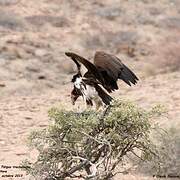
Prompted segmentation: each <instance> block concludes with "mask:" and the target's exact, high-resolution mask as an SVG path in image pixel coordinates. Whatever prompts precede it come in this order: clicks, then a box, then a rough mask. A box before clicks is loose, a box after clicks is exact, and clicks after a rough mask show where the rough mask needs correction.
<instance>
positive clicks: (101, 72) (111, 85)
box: [65, 51, 138, 104]
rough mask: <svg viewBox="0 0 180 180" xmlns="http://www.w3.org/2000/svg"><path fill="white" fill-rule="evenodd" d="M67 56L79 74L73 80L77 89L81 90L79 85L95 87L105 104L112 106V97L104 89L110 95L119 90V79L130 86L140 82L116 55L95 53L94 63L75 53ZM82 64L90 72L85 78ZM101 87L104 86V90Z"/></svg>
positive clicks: (69, 53)
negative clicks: (82, 72)
mask: <svg viewBox="0 0 180 180" xmlns="http://www.w3.org/2000/svg"><path fill="white" fill-rule="evenodd" d="M65 54H66V55H67V56H68V57H70V58H71V59H72V60H73V61H74V62H75V64H76V66H77V74H76V75H75V76H73V80H72V81H73V82H74V84H75V87H76V88H80V86H79V85H78V83H79V84H81V83H83V84H86V85H89V86H91V87H94V88H95V90H96V91H97V93H98V96H99V97H100V98H101V100H102V101H103V103H104V104H110V101H111V100H112V97H111V96H109V95H108V94H107V93H106V92H105V90H104V89H106V90H107V91H108V92H109V93H111V92H112V91H114V90H117V89H118V85H117V80H118V79H121V80H123V81H124V82H125V83H126V84H128V85H129V86H131V85H132V84H134V85H135V84H136V83H137V81H138V78H137V76H136V75H135V74H134V73H133V72H132V71H131V70H130V69H129V68H128V67H127V66H126V65H125V64H123V63H122V61H121V60H120V59H119V58H118V57H116V56H114V55H111V54H107V53H105V52H102V51H98V52H96V53H95V56H94V63H91V62H90V61H88V60H86V59H85V58H83V57H81V56H79V55H77V54H75V53H72V52H66V53H65ZM81 64H83V65H84V66H85V67H86V68H87V70H88V71H87V72H86V73H85V74H84V76H82V74H81ZM78 77H79V78H78ZM80 77H82V78H80ZM77 79H78V80H77ZM100 85H102V86H103V88H104V89H103V88H102V87H101V86H100ZM81 92H82V89H81ZM82 96H85V94H84V95H83V92H82Z"/></svg>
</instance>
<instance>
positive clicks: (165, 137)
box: [142, 128, 180, 178]
mask: <svg viewBox="0 0 180 180" xmlns="http://www.w3.org/2000/svg"><path fill="white" fill-rule="evenodd" d="M154 139H155V141H156V149H157V157H156V158H153V159H152V160H151V161H149V162H148V163H145V164H144V166H142V167H143V171H144V172H147V173H150V174H152V175H154V176H157V177H177V178H178V177H180V156H179V155H180V129H178V128H170V129H168V130H166V131H159V130H158V131H156V133H155V134H154Z"/></svg>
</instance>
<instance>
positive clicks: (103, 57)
mask: <svg viewBox="0 0 180 180" xmlns="http://www.w3.org/2000/svg"><path fill="white" fill-rule="evenodd" d="M94 65H95V66H96V67H97V68H98V70H99V72H100V73H101V74H102V76H103V78H104V83H105V86H106V89H108V91H109V92H111V91H113V90H115V89H118V86H117V80H118V79H121V80H123V81H124V82H125V83H127V84H128V85H129V86H131V83H132V84H136V83H137V81H138V78H137V76H136V75H135V74H134V73H133V72H132V71H131V70H130V69H129V68H128V67H127V66H126V65H124V64H123V63H122V62H121V60H120V59H119V58H117V57H116V56H113V55H111V54H107V53H105V52H101V51H98V52H96V53H95V56H94Z"/></svg>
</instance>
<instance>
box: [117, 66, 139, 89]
mask: <svg viewBox="0 0 180 180" xmlns="http://www.w3.org/2000/svg"><path fill="white" fill-rule="evenodd" d="M119 78H120V79H122V80H123V81H124V82H125V83H127V84H128V85H129V86H131V83H132V84H136V83H137V81H138V80H139V79H138V78H137V76H136V75H135V74H134V73H133V72H132V71H131V70H130V69H129V68H128V67H127V66H125V65H124V66H123V70H122V72H121V74H120V75H119Z"/></svg>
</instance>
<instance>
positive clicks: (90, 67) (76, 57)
mask: <svg viewBox="0 0 180 180" xmlns="http://www.w3.org/2000/svg"><path fill="white" fill-rule="evenodd" d="M65 55H66V56H68V57H70V58H71V59H72V60H73V61H74V62H75V64H76V65H77V68H78V71H80V68H81V65H80V63H81V64H83V65H84V66H85V67H86V68H87V70H88V72H87V73H86V74H88V76H89V75H92V76H93V77H95V78H96V79H97V80H99V81H100V82H101V83H102V84H103V78H102V75H101V74H100V73H99V71H98V69H97V68H96V66H95V65H94V64H92V63H91V62H89V61H88V60H87V59H85V58H83V57H81V56H79V55H77V54H75V53H72V52H66V53H65Z"/></svg>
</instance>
